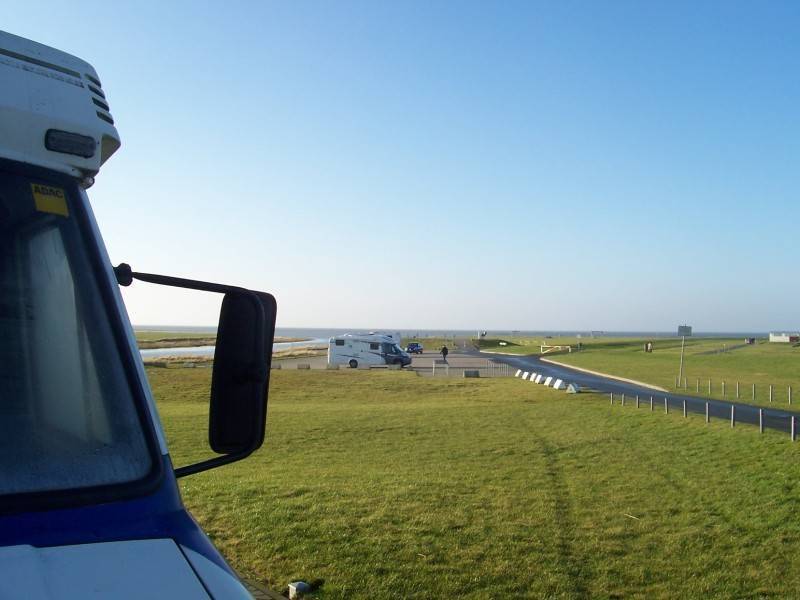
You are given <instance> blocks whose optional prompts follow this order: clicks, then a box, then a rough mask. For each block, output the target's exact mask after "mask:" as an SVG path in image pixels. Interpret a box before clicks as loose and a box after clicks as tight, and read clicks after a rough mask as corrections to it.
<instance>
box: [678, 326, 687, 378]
mask: <svg viewBox="0 0 800 600" xmlns="http://www.w3.org/2000/svg"><path fill="white" fill-rule="evenodd" d="M685 344H686V336H685V335H683V336H681V365H680V367H679V368H678V381H680V380H681V377H683V346H684V345H685Z"/></svg>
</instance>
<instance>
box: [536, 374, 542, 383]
mask: <svg viewBox="0 0 800 600" xmlns="http://www.w3.org/2000/svg"><path fill="white" fill-rule="evenodd" d="M536 383H542V376H541V375H537V376H536Z"/></svg>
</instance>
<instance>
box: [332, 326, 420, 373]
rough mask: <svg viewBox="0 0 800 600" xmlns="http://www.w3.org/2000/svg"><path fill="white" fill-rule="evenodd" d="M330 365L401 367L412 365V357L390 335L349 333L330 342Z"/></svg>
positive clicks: (333, 338)
mask: <svg viewBox="0 0 800 600" xmlns="http://www.w3.org/2000/svg"><path fill="white" fill-rule="evenodd" d="M328 364H329V365H349V366H350V368H352V369H355V368H357V367H358V366H359V365H400V366H401V367H404V366H406V365H410V364H411V356H410V355H409V354H408V353H406V352H404V351H403V350H401V349H400V346H399V345H398V344H397V342H396V341H395V340H394V338H393V337H392V336H390V335H383V334H380V333H363V334H358V333H355V334H354V333H347V334H345V335H337V336H336V337H332V338H331V339H330V340H329V342H328Z"/></svg>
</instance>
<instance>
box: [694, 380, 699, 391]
mask: <svg viewBox="0 0 800 600" xmlns="http://www.w3.org/2000/svg"><path fill="white" fill-rule="evenodd" d="M694 391H695V392H697V393H698V394H699V393H700V378H699V377H698V378H697V381H696V382H695V388H694Z"/></svg>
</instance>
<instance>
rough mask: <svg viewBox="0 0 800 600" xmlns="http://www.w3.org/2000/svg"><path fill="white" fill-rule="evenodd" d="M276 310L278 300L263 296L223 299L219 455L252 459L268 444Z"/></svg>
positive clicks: (217, 359)
mask: <svg viewBox="0 0 800 600" xmlns="http://www.w3.org/2000/svg"><path fill="white" fill-rule="evenodd" d="M275 309H276V305H275V299H274V298H273V297H272V296H270V295H269V294H264V293H259V292H250V293H249V294H240V293H228V294H225V297H224V299H223V300H222V309H221V311H220V315H219V326H218V327H217V344H216V348H215V350H214V371H213V374H212V378H211V416H210V421H209V427H208V441H209V444H210V445H211V449H212V450H213V451H214V452H216V453H218V454H239V453H242V452H247V453H248V454H249V453H250V452H252V451H253V450H256V449H257V448H259V447H260V446H261V444H262V442H263V441H264V426H265V424H266V413H267V392H268V387H269V372H270V361H271V358H272V341H273V337H274V335H275Z"/></svg>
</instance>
